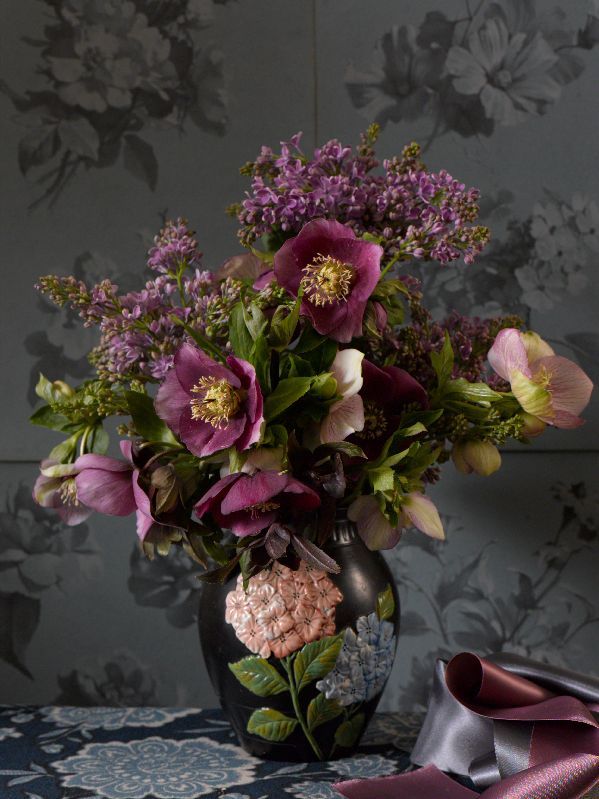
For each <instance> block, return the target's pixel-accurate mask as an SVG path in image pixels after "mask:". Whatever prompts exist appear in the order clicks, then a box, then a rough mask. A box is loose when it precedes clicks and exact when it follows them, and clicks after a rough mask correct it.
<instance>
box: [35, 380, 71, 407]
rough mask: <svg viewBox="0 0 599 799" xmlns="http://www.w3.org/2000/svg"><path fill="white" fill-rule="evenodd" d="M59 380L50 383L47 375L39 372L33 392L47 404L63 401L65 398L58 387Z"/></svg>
mask: <svg viewBox="0 0 599 799" xmlns="http://www.w3.org/2000/svg"><path fill="white" fill-rule="evenodd" d="M59 386H60V381H57V382H56V383H52V382H51V381H50V380H48V378H47V377H44V375H43V374H42V373H41V372H40V376H39V380H38V381H37V383H36V386H35V393H36V394H37V396H38V397H40V399H43V400H45V401H46V402H47V403H48V404H50V405H51V404H52V403H53V402H63V401H64V400H65V397H66V395H65V393H64V391H62V390H61V389H60V387H59Z"/></svg>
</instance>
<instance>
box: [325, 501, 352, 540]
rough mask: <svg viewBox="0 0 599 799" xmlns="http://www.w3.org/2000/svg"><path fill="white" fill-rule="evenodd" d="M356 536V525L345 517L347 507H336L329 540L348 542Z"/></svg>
mask: <svg viewBox="0 0 599 799" xmlns="http://www.w3.org/2000/svg"><path fill="white" fill-rule="evenodd" d="M356 536H357V529H356V525H355V524H354V523H353V522H352V521H351V520H350V519H348V518H347V508H338V509H337V514H336V516H335V526H334V527H333V533H332V535H331V539H330V540H331V541H332V542H333V543H335V544H349V543H350V542H351V541H353V540H354V539H355V538H356Z"/></svg>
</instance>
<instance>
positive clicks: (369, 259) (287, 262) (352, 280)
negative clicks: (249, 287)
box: [274, 219, 383, 343]
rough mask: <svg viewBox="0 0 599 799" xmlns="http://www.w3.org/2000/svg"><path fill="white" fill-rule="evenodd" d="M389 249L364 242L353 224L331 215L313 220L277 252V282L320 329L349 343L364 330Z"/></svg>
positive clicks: (319, 330)
mask: <svg viewBox="0 0 599 799" xmlns="http://www.w3.org/2000/svg"><path fill="white" fill-rule="evenodd" d="M382 255H383V248H382V247H379V245H378V244H372V243H371V242H368V241H362V240H361V239H358V238H356V234H355V233H354V232H353V230H352V229H351V228H350V227H347V226H346V225H342V224H340V223H339V222H334V221H329V220H326V219H315V220H313V221H312V222H308V224H307V225H304V227H303V228H302V229H301V230H300V232H299V233H298V234H297V236H294V237H293V238H291V239H288V240H287V241H286V242H285V243H284V244H283V246H282V247H281V249H280V250H279V251H278V252H277V253H276V255H275V259H274V271H275V275H276V278H277V281H278V282H279V284H280V285H281V286H283V287H284V288H286V289H287V291H288V292H289V293H290V294H292V295H293V296H294V297H296V296H297V294H298V291H299V289H300V286H303V289H304V296H303V300H302V307H301V312H302V314H303V315H304V316H308V317H309V318H310V320H311V321H312V324H313V325H314V327H315V329H316V330H317V331H318V332H319V333H321V334H322V335H325V336H330V337H331V338H332V339H334V340H335V341H339V342H342V343H347V342H349V341H351V340H352V338H354V336H360V335H361V333H362V319H363V318H364V311H365V310H366V303H367V302H368V298H369V297H370V295H371V294H372V292H373V291H374V289H375V286H376V284H377V283H378V280H379V277H380V274H381V266H380V264H381V257H382Z"/></svg>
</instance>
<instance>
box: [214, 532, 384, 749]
mask: <svg viewBox="0 0 599 799" xmlns="http://www.w3.org/2000/svg"><path fill="white" fill-rule="evenodd" d="M327 552H328V554H329V555H331V556H332V557H333V558H334V559H335V560H336V562H337V563H338V565H339V566H340V567H341V570H340V572H339V573H338V574H328V573H326V572H324V571H322V570H320V569H317V568H314V567H313V566H311V565H310V564H308V563H306V562H304V561H299V562H295V563H289V564H287V563H283V562H279V561H275V562H274V563H272V564H271V565H270V567H269V568H267V569H265V570H263V571H261V572H259V573H258V574H256V575H255V576H253V577H251V578H250V579H249V581H248V582H247V583H246V586H245V588H244V586H243V580H242V577H241V575H239V576H233V577H232V578H230V579H229V580H228V581H227V582H226V583H223V584H218V583H210V584H207V585H205V587H204V590H203V592H202V598H201V601H200V617H199V619H200V620H199V630H200V640H201V644H202V651H203V654H204V659H205V661H206V666H207V669H208V674H209V676H210V679H211V681H212V684H213V687H214V689H215V691H216V693H217V695H218V697H219V700H220V702H221V705H222V708H223V710H224V712H225V714H226V716H227V717H228V719H229V721H230V723H231V725H232V727H233V729H234V730H235V733H236V735H237V737H238V739H239V742H240V744H241V745H242V746H243V747H244V749H246V750H247V751H248V752H250V753H251V754H253V755H256V756H257V757H262V758H268V759H272V760H287V761H311V760H328V759H332V758H337V757H344V756H347V755H349V754H351V753H352V752H353V751H354V750H355V749H356V748H357V746H358V743H359V741H360V738H361V736H362V734H363V732H364V730H365V728H366V726H367V724H368V722H369V720H370V718H371V717H372V715H373V713H374V711H375V709H376V706H377V704H378V702H379V699H380V697H381V694H382V692H383V688H384V687H385V683H386V682H387V679H388V677H389V674H390V672H391V668H392V666H393V661H394V658H395V650H396V647H397V635H398V632H399V598H398V594H397V589H396V587H395V583H394V580H393V577H392V574H391V572H390V570H389V567H388V566H387V564H386V562H385V560H384V559H383V557H382V556H381V555H380V553H378V552H371V551H370V550H368V549H367V548H366V546H365V545H364V543H363V542H362V540H361V539H360V538H359V537H358V536H357V534H356V529H355V526H354V524H353V523H352V522H351V521H349V520H348V519H346V518H345V517H341V518H338V519H337V521H336V523H335V529H334V532H333V535H332V537H331V539H330V541H329V543H328V545H327Z"/></svg>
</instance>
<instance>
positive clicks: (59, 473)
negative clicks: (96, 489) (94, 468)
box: [33, 460, 93, 526]
mask: <svg viewBox="0 0 599 799" xmlns="http://www.w3.org/2000/svg"><path fill="white" fill-rule="evenodd" d="M40 472H41V474H40V476H39V477H38V478H37V480H36V481H35V485H34V487H33V499H34V500H35V502H37V504H38V505H41V506H42V508H52V510H55V511H56V513H58V515H59V516H60V518H61V519H62V520H63V522H64V523H65V524H68V525H70V526H75V525H76V524H81V522H84V521H85V520H86V519H87V518H88V517H89V516H91V514H92V513H93V509H92V508H91V507H88V506H87V505H86V504H84V503H83V502H82V501H81V497H80V496H79V493H78V491H77V485H76V482H75V479H76V476H77V475H78V474H79V465H78V462H75V463H57V462H56V461H53V460H44V461H42V462H41V464H40Z"/></svg>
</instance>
